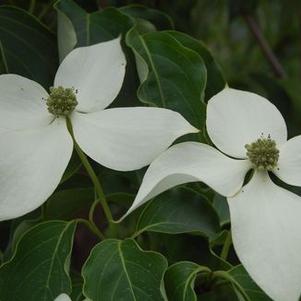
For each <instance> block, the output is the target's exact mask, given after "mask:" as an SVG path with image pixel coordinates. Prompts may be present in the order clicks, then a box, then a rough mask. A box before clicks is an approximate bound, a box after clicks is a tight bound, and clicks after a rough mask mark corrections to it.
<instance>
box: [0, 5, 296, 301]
mask: <svg viewBox="0 0 301 301" xmlns="http://www.w3.org/2000/svg"><path fill="white" fill-rule="evenodd" d="M300 10H301V5H300V3H299V1H294V0H288V1H282V0H275V1H265V0H249V1H240V0H229V1H221V0H201V1H198V0H194V1H193V0H185V1H183V0H169V1H166V0H149V1H147V0H145V1H130V0H128V1H127V0H99V1H96V0H95V1H94V0H78V1H75V2H74V1H73V0H60V1H57V2H56V1H49V0H36V1H25V0H5V1H4V3H3V5H1V6H0V72H1V73H17V74H20V75H23V76H25V77H28V78H31V79H33V80H35V81H37V82H39V83H40V84H42V85H43V86H44V87H45V88H46V89H48V88H49V87H50V86H51V84H52V81H53V77H54V74H55V72H56V69H57V67H58V65H59V61H60V60H61V59H62V58H63V57H64V56H65V55H66V54H67V53H68V51H71V50H72V48H73V47H79V46H87V45H92V44H95V43H98V42H102V41H107V40H110V39H113V38H116V37H118V36H119V35H122V38H123V39H122V43H123V49H124V51H125V54H126V57H127V61H128V65H127V73H126V78H125V81H124V85H123V88H122V90H121V92H120V94H119V96H118V97H117V99H116V100H115V101H114V103H113V104H112V106H134V105H135V106H142V105H145V106H149V105H151V106H158V107H166V108H170V109H173V110H176V111H179V112H180V113H181V114H182V115H183V116H185V118H186V119H187V120H189V121H190V122H191V123H192V124H193V125H195V126H196V127H198V128H200V129H204V123H205V109H206V102H207V101H208V99H210V97H211V96H212V95H214V94H215V93H217V92H218V91H220V90H221V89H223V87H224V86H225V83H226V82H227V83H228V85H229V86H231V87H234V88H241V89H245V90H249V91H253V92H256V93H258V94H261V95H263V96H265V97H267V98H268V99H269V100H270V101H272V102H273V103H274V104H275V105H276V106H277V107H278V108H279V110H280V111H281V112H282V114H283V115H284V117H285V119H286V121H287V124H288V128H289V135H290V136H293V135H296V134H300V131H301V125H300V114H301V98H300V95H301V85H300V78H301V14H300V13H299V11H300ZM58 18H59V20H58ZM66 20H67V21H66ZM58 21H59V22H58ZM58 24H59V25H58ZM62 24H63V25H64V26H67V27H65V28H64V29H66V28H67V29H68V28H69V27H68V26H71V28H73V30H74V35H75V37H76V39H75V40H74V36H72V35H71V36H70V35H69V36H68V35H65V34H66V33H68V31H63V30H62V27H61V26H62ZM57 32H59V34H57ZM69 33H70V32H69ZM69 33H68V34H69ZM263 40H264V42H263ZM263 44H265V45H263ZM266 45H267V46H266ZM178 70H181V73H179V72H178ZM187 78H189V81H187ZM175 87H177V89H175ZM0 92H1V91H0ZM181 139H182V140H184V139H186V137H184V138H181ZM187 139H188V138H187ZM189 139H194V140H196V141H202V142H204V141H205V142H207V143H208V137H207V135H206V133H205V132H203V134H202V135H190V137H189ZM91 163H92V164H93V167H94V169H95V171H96V173H97V175H98V176H99V178H100V179H101V182H102V184H103V187H104V191H105V194H106V196H107V198H108V200H109V203H110V206H111V209H112V212H113V215H114V217H115V218H116V219H118V218H119V217H120V216H122V214H123V213H124V212H125V211H126V210H127V208H129V206H130V204H131V202H132V201H133V199H134V196H135V193H136V192H137V190H138V188H139V185H140V183H141V180H142V177H143V174H144V171H145V169H142V170H138V171H134V172H126V173H119V172H116V171H112V170H109V169H107V168H104V167H102V166H99V165H97V164H96V163H95V162H91ZM279 184H280V185H283V184H282V183H279ZM286 188H288V189H291V190H292V191H294V192H295V193H297V194H299V195H301V191H300V190H299V189H297V188H294V189H293V188H291V187H286ZM88 220H90V222H91V221H92V222H93V223H94V224H93V225H92V227H91V224H89V222H88ZM93 227H94V228H93ZM95 228H97V229H99V230H100V231H101V232H103V233H105V235H106V236H107V237H108V238H109V239H106V240H104V241H102V242H100V240H101V238H100V236H101V235H99V233H98V232H97V230H96V231H95ZM229 231H230V220H229V212H228V207H227V203H226V200H225V198H223V197H221V196H219V195H217V194H215V193H214V192H213V191H212V190H210V189H208V187H206V186H205V185H203V184H201V183H193V184H189V185H184V186H181V187H177V188H174V189H172V190H170V191H168V192H165V193H163V194H162V195H160V196H158V197H156V198H155V199H154V200H152V201H150V202H149V203H148V204H146V205H145V206H143V207H142V208H140V209H138V210H136V211H135V212H134V213H133V214H131V215H130V216H129V217H127V218H126V219H125V220H124V221H122V222H121V223H120V224H119V225H118V235H117V236H118V237H110V236H112V235H111V233H109V232H108V231H107V224H106V222H105V217H104V215H103V213H102V210H101V207H100V206H99V204H97V202H95V195H94V189H93V186H92V184H91V182H90V179H89V177H88V175H87V173H86V172H85V170H84V169H83V167H82V166H81V163H80V161H79V158H78V157H77V156H76V154H74V155H73V157H72V160H71V161H70V163H69V165H68V168H67V170H66V172H65V175H64V177H63V179H62V181H61V183H60V185H59V187H58V188H57V190H56V191H55V192H54V194H53V195H52V196H51V197H50V198H49V199H48V200H47V202H46V203H45V205H43V207H42V208H39V209H37V210H36V211H34V212H32V213H30V214H27V215H26V216H23V217H20V218H18V219H15V220H12V221H6V222H1V223H0V263H1V264H2V265H1V267H0V301H10V300H11V301H15V300H28V301H31V300H32V301H35V300H45V301H53V299H54V298H55V297H56V296H57V295H58V294H59V293H63V292H65V293H67V294H69V295H70V296H71V297H72V300H73V301H74V300H79V301H80V300H83V299H84V298H85V297H88V298H91V299H92V300H93V301H107V300H112V301H119V300H125V301H127V300H128V301H131V300H136V301H144V300H153V301H157V300H170V301H197V300H206V301H214V300H215V301H228V300H229V301H236V300H237V301H240V300H248V301H266V300H270V299H269V298H268V297H267V296H266V295H265V294H264V293H263V292H262V291H261V290H260V289H259V288H258V287H257V286H256V285H255V284H254V282H253V281H252V280H251V279H250V277H249V276H248V274H247V272H246V271H245V270H244V268H243V267H242V266H241V265H240V262H239V260H238V258H237V256H236V254H235V251H234V249H233V246H232V245H231V243H230V244H228V243H229ZM230 242H231V241H230ZM92 248H93V249H92ZM91 250H92V252H91V253H90V251H91ZM89 254H91V255H90V256H89ZM26 275H27V276H26ZM25 278H26V281H25ZM33 289H34V290H36V293H35V294H33V293H32V290H33Z"/></svg>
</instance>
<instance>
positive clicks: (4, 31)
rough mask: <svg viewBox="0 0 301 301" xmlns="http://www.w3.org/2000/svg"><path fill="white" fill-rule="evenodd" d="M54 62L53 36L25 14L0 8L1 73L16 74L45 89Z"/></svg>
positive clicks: (55, 58) (54, 45)
mask: <svg viewBox="0 0 301 301" xmlns="http://www.w3.org/2000/svg"><path fill="white" fill-rule="evenodd" d="M57 63H58V58H57V48H56V39H55V36H54V35H53V34H52V33H51V32H50V31H49V30H48V29H47V28H46V27H45V26H43V25H42V24H41V23H40V22H39V21H38V20H37V19H36V18H35V17H33V16H32V15H30V14H28V13H27V12H26V11H23V10H21V9H18V8H16V7H10V6H1V7H0V73H16V74H19V75H22V76H24V77H27V78H30V79H32V80H34V81H36V82H38V83H40V84H41V85H43V86H44V87H45V88H46V89H48V88H49V86H52V84H53V78H54V74H55V72H56V69H57Z"/></svg>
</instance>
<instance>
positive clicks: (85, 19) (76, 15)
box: [55, 0, 133, 54]
mask: <svg viewBox="0 0 301 301" xmlns="http://www.w3.org/2000/svg"><path fill="white" fill-rule="evenodd" d="M55 8H56V9H57V10H58V11H59V12H60V14H63V15H65V17H66V18H68V19H69V20H70V22H71V24H72V26H73V28H74V32H75V34H76V39H77V44H76V47H79V46H88V45H93V44H95V43H99V42H104V41H108V40H112V39H114V38H117V37H118V36H119V35H120V34H122V33H125V32H127V31H128V30H129V29H130V28H131V27H132V26H133V21H132V20H131V18H130V17H128V16H126V15H124V14H122V13H121V12H119V10H118V9H115V8H107V9H105V10H102V11H97V12H93V13H87V12H86V11H85V10H83V9H82V8H81V7H80V6H78V5H77V4H76V3H75V2H74V1H72V0H60V1H58V2H57V3H56V4H55ZM63 22H64V24H65V26H67V27H68V28H67V32H69V34H68V37H69V40H68V41H69V44H68V45H65V46H63V45H62V47H63V48H64V49H67V50H68V49H69V50H70V47H71V46H70V45H71V44H72V43H74V37H73V38H72V37H70V35H71V36H72V35H73V34H72V30H71V27H70V23H69V25H66V22H67V21H66V20H64V21H63ZM61 39H63V36H62V37H61ZM70 39H71V42H70ZM62 43H63V42H61V44H62ZM64 54H66V51H65V52H64Z"/></svg>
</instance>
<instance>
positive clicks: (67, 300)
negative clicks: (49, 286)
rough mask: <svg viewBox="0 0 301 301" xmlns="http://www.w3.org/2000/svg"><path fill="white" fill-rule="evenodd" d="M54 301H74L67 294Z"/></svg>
mask: <svg viewBox="0 0 301 301" xmlns="http://www.w3.org/2000/svg"><path fill="white" fill-rule="evenodd" d="M54 301H72V300H71V298H70V297H69V296H68V295H67V294H60V295H58V296H57V297H56V298H55V299H54Z"/></svg>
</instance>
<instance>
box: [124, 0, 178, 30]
mask: <svg viewBox="0 0 301 301" xmlns="http://www.w3.org/2000/svg"><path fill="white" fill-rule="evenodd" d="M119 10H120V11H121V12H122V13H123V14H126V15H128V16H131V17H133V18H136V19H145V20H147V21H149V22H151V23H152V24H154V25H155V27H156V29H157V30H164V29H172V28H173V27H174V25H173V21H172V19H171V18H170V17H169V16H168V15H167V14H165V13H164V12H162V11H160V10H157V9H153V8H149V7H146V6H143V5H139V4H131V5H128V6H123V7H121V8H119Z"/></svg>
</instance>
